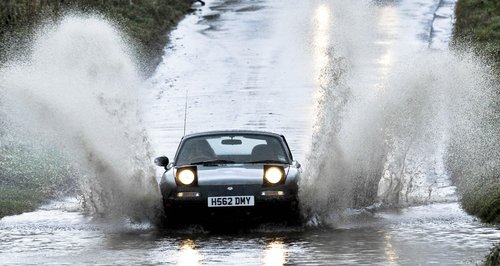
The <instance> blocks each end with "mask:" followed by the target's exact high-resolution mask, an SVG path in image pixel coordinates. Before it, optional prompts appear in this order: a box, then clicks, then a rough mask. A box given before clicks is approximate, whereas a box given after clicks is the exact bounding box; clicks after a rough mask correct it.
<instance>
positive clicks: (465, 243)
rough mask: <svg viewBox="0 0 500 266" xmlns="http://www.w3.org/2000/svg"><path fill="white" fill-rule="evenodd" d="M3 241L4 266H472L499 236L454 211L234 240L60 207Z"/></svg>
mask: <svg viewBox="0 0 500 266" xmlns="http://www.w3.org/2000/svg"><path fill="white" fill-rule="evenodd" d="M65 205H66V207H68V205H69V203H65ZM54 207H56V208H55V209H53V208H54ZM0 237H1V239H2V241H1V242H0V250H1V251H0V261H1V263H2V264H4V265H5V264H23V265H39V264H58V265H65V264H77V265H78V264H93V265H123V264H141V265H161V264H163V265H164V264H167V265H170V264H177V265H206V264H208V265H213V264H223V265H227V264H234V263H236V264H238V265H283V264H293V265H295V264H297V265H318V264H323V265H326V264H328V265H332V264H356V265H357V264H371V265H429V264H438V265H464V264H470V265H474V264H475V263H476V262H478V261H479V260H481V258H482V257H483V255H484V252H485V251H486V250H488V248H489V247H490V243H492V242H494V241H496V240H498V238H499V237H500V232H498V230H494V229H491V228H488V227H485V226H484V225H483V224H481V223H478V222H477V221H475V220H474V219H473V218H472V217H470V216H467V215H465V214H464V213H463V212H462V211H461V210H460V209H459V207H458V206H457V205H456V204H435V205H429V206H422V207H412V208H407V209H403V210H399V211H384V212H379V213H377V214H376V215H374V216H373V217H369V218H367V219H356V221H355V222H353V221H349V222H346V223H345V224H343V225H339V226H338V227H337V228H307V229H304V228H279V227H276V226H274V227H273V226H267V227H262V228H258V229H254V230H251V231H246V232H240V233H234V232H233V233H231V234H220V233H217V234H214V233H210V232H207V231H204V230H202V229H200V228H196V227H193V228H188V229H185V230H178V231H169V230H158V229H154V228H152V227H151V226H149V225H146V224H142V225H137V224H136V225H131V224H128V223H112V222H110V221H108V222H106V223H102V222H98V221H91V219H90V218H89V217H85V216H83V215H82V214H81V213H79V212H78V211H65V210H64V207H62V206H61V205H58V206H48V207H46V208H44V209H43V210H40V211H38V212H35V213H26V214H23V215H20V216H13V217H7V218H4V219H2V221H1V222H0Z"/></svg>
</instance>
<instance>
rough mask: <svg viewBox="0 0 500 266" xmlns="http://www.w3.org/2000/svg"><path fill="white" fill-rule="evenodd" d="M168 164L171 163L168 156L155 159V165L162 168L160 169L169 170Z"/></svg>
mask: <svg viewBox="0 0 500 266" xmlns="http://www.w3.org/2000/svg"><path fill="white" fill-rule="evenodd" d="M168 163H169V160H168V157H167V156H161V157H158V158H156V159H155V164H156V165H158V166H160V167H165V169H167V167H168Z"/></svg>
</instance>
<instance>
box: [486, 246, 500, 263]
mask: <svg viewBox="0 0 500 266" xmlns="http://www.w3.org/2000/svg"><path fill="white" fill-rule="evenodd" d="M483 264H484V265H485V266H498V265H500V243H498V244H497V245H496V246H495V247H493V248H492V249H491V252H490V254H488V256H486V260H485V261H484V263H483Z"/></svg>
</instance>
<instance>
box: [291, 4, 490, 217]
mask: <svg viewBox="0 0 500 266" xmlns="http://www.w3.org/2000/svg"><path fill="white" fill-rule="evenodd" d="M321 8H323V9H327V10H328V11H329V12H330V14H331V15H330V18H329V23H330V26H331V28H330V30H329V32H328V33H329V34H330V35H331V38H330V39H328V43H326V44H321V43H320V45H319V46H320V47H315V49H316V50H319V52H318V53H319V54H320V55H322V56H324V57H325V58H326V59H324V62H323V65H321V68H320V69H319V70H318V73H317V76H318V77H319V78H318V88H319V89H318V93H317V94H318V95H317V99H318V101H317V106H316V117H317V119H316V121H315V123H314V136H313V143H312V145H311V151H310V152H309V156H308V160H307V164H306V167H307V169H306V172H305V179H304V180H303V182H302V186H301V188H302V189H301V192H300V193H301V195H300V196H301V200H302V203H303V208H304V209H305V210H306V211H308V212H310V213H313V214H316V215H319V217H320V218H322V219H323V221H326V222H329V221H332V220H331V218H332V216H336V215H337V214H339V213H342V212H344V211H345V210H346V209H349V208H360V207H366V206H376V205H373V204H376V203H377V205H378V204H383V205H385V206H387V205H391V206H394V205H395V206H407V205H414V204H425V203H432V202H446V201H456V200H457V194H456V192H455V186H454V184H453V183H452V181H451V179H450V175H449V171H450V170H453V169H452V168H454V167H455V168H456V167H457V165H459V164H460V163H458V164H457V162H459V161H461V162H463V164H467V165H468V167H469V168H470V167H472V165H473V164H480V163H481V162H480V161H479V158H480V157H476V159H473V160H463V159H464V158H465V157H467V156H468V157H471V156H470V155H467V154H463V155H460V154H457V153H454V156H458V157H456V158H454V159H453V162H455V164H452V163H450V162H451V161H450V160H449V158H450V147H452V145H453V146H454V147H456V146H457V145H458V146H461V147H471V148H470V149H460V150H462V151H466V152H467V153H471V152H473V153H483V152H485V151H490V152H489V154H491V155H492V157H489V158H490V160H492V161H493V163H492V164H491V165H494V164H495V163H496V164H497V165H498V161H499V160H500V157H499V156H498V151H499V149H498V144H495V143H498V141H497V140H498V136H497V135H498V134H497V133H495V132H498V129H496V131H495V128H497V127H498V125H495V123H498V116H496V117H497V119H496V120H495V119H491V117H494V115H493V116H492V115H491V114H492V113H495V111H494V108H495V107H494V106H495V105H494V99H495V81H494V79H493V78H492V75H491V74H490V71H489V69H488V67H486V66H485V65H484V64H483V63H482V62H481V60H479V59H477V58H476V57H474V56H473V55H472V54H471V53H468V52H463V51H432V50H428V49H420V50H418V51H414V52H411V53H406V54H405V53H401V54H400V55H399V56H398V57H397V58H392V60H390V62H388V61H389V60H386V59H387V58H384V57H383V56H382V59H383V60H378V61H377V60H374V59H377V57H378V56H379V55H380V54H381V50H380V48H377V47H376V42H375V40H374V39H373V38H375V37H376V36H375V35H374V34H373V33H374V32H376V29H375V28H374V26H373V25H377V23H374V21H375V19H376V18H375V17H374V16H375V14H377V8H379V7H376V6H371V5H370V4H369V3H368V2H366V1H356V2H355V3H351V2H345V1H331V2H328V4H327V3H326V2H325V4H324V5H323V6H322V7H321ZM321 12H323V13H325V12H324V11H321V10H320V12H318V14H317V16H316V22H315V23H316V24H313V26H315V27H321V25H319V26H318V25H317V24H321V22H322V20H324V18H322V16H323V17H325V16H326V15H324V14H321ZM316 46H318V45H317V44H316ZM394 57H395V56H394ZM363 61H365V62H372V61H375V62H378V64H369V63H363ZM486 117H489V118H486ZM485 124H487V125H488V126H485ZM472 143H474V145H472ZM481 147H482V148H481ZM487 147H488V148H487ZM492 147H493V148H492ZM491 151H495V152H491ZM482 157H484V156H482ZM482 157H481V158H482ZM488 171H495V169H494V167H490V169H489V170H488ZM492 173H493V172H492ZM492 173H490V175H491V174H492Z"/></svg>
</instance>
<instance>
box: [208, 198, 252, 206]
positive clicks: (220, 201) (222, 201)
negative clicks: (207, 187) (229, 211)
mask: <svg viewBox="0 0 500 266" xmlns="http://www.w3.org/2000/svg"><path fill="white" fill-rule="evenodd" d="M254 205H255V201H254V198H253V196H229V197H208V207H237V206H254Z"/></svg>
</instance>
